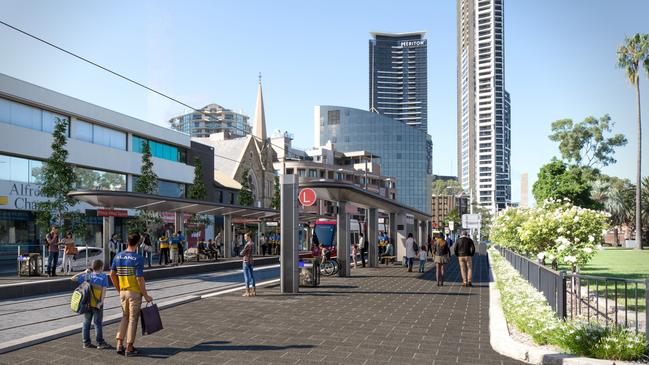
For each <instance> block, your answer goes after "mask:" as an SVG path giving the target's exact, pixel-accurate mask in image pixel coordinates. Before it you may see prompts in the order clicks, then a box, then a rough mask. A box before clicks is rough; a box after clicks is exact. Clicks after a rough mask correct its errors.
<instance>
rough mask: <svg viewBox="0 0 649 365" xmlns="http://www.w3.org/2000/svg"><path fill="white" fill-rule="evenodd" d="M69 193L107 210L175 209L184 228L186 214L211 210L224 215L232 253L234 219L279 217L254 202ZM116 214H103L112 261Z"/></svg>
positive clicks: (227, 250) (225, 234)
mask: <svg viewBox="0 0 649 365" xmlns="http://www.w3.org/2000/svg"><path fill="white" fill-rule="evenodd" d="M68 196H70V197H72V198H75V199H76V200H79V201H82V202H85V203H87V204H89V205H91V206H93V207H97V208H103V209H107V210H114V209H145V210H148V211H153V212H172V213H175V227H176V230H181V229H182V228H181V227H182V224H183V215H184V214H185V213H190V214H209V215H221V216H223V244H224V250H223V253H224V254H225V257H230V255H231V254H230V253H231V252H232V242H233V237H232V235H233V234H232V229H231V227H232V219H238V218H243V219H246V220H258V221H260V222H261V221H263V220H269V219H276V218H277V217H278V216H279V211H277V210H275V209H267V208H255V207H250V206H242V205H234V204H223V203H216V202H211V201H203V200H193V199H183V198H172V197H166V196H160V195H152V194H142V193H134V192H124V191H95V190H92V191H86V190H82V191H72V192H70V193H69V194H68ZM114 228H115V218H114V217H112V216H105V217H103V232H102V233H103V234H102V236H103V237H104V239H103V245H104V262H105V263H108V237H111V236H112V235H113V232H114Z"/></svg>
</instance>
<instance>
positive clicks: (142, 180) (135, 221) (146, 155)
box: [128, 142, 162, 233]
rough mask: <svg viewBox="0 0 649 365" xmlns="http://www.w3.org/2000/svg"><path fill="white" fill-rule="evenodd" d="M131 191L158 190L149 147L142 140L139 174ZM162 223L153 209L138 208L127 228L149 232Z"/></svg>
mask: <svg viewBox="0 0 649 365" xmlns="http://www.w3.org/2000/svg"><path fill="white" fill-rule="evenodd" d="M133 191H134V192H137V193H144V194H155V193H157V192H158V176H157V175H156V174H155V172H153V161H151V148H150V147H149V144H148V143H146V142H142V167H141V168H140V176H139V178H138V179H137V182H136V183H135V186H133ZM160 224H162V217H160V214H158V213H157V212H155V211H150V210H147V209H138V210H137V213H136V215H135V217H133V218H132V219H130V220H129V222H128V226H129V230H131V231H135V232H139V233H142V232H151V231H152V229H153V228H154V227H156V226H159V225H160Z"/></svg>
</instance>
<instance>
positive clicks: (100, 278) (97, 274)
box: [71, 260, 112, 349]
mask: <svg viewBox="0 0 649 365" xmlns="http://www.w3.org/2000/svg"><path fill="white" fill-rule="evenodd" d="M103 268H104V262H103V261H101V260H95V261H93V262H92V270H91V269H88V270H86V271H85V272H82V273H79V274H77V275H74V276H73V277H72V278H71V279H72V281H74V282H77V283H79V284H80V285H79V288H77V290H75V292H80V293H81V294H82V295H83V296H87V297H86V298H81V300H80V302H79V303H78V304H77V306H78V307H77V308H74V306H73V308H72V309H73V310H74V309H76V312H77V313H82V314H83V331H82V338H83V348H84V349H94V348H97V349H110V348H112V347H111V346H110V345H109V344H107V343H106V341H104V336H103V330H102V329H103V328H102V322H103V317H104V298H106V288H108V275H106V274H104V273H103V272H102V270H103ZM84 283H87V285H83V286H82V284H84ZM75 294H76V293H75ZM73 297H74V296H73ZM91 323H94V325H95V335H96V339H97V345H93V344H92V341H90V324H91Z"/></svg>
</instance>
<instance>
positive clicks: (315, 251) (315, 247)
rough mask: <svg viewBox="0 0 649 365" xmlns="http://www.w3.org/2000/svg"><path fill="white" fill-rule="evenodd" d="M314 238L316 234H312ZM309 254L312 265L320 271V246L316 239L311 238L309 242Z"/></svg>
mask: <svg viewBox="0 0 649 365" xmlns="http://www.w3.org/2000/svg"><path fill="white" fill-rule="evenodd" d="M313 237H314V238H315V237H316V236H313ZM311 255H312V256H313V267H314V270H315V271H316V272H319V271H320V263H321V262H322V248H321V247H320V242H318V240H317V239H314V240H313V243H312V244H311Z"/></svg>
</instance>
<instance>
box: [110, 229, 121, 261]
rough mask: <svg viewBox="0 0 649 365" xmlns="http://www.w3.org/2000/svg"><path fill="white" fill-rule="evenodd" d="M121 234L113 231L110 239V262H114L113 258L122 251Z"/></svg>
mask: <svg viewBox="0 0 649 365" xmlns="http://www.w3.org/2000/svg"><path fill="white" fill-rule="evenodd" d="M118 237H119V235H118V234H117V233H113V235H112V236H110V240H109V241H108V252H110V256H109V257H110V263H112V262H113V259H114V258H115V255H117V253H118V252H119V251H121V248H120V244H119V239H118Z"/></svg>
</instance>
